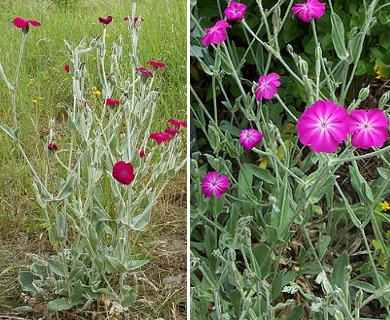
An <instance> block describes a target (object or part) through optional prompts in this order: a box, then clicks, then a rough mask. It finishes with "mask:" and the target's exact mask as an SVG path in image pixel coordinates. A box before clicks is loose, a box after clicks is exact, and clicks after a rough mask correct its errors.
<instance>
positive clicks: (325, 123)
mask: <svg viewBox="0 0 390 320" xmlns="http://www.w3.org/2000/svg"><path fill="white" fill-rule="evenodd" d="M320 127H321V129H323V130H327V129H328V121H327V120H321V121H320Z"/></svg>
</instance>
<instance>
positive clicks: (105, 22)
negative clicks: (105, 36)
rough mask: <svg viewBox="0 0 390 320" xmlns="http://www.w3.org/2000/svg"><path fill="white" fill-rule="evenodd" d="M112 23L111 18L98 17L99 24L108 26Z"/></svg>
mask: <svg viewBox="0 0 390 320" xmlns="http://www.w3.org/2000/svg"><path fill="white" fill-rule="evenodd" d="M111 21H112V16H108V17H107V18H103V17H100V18H99V22H100V23H103V24H104V25H105V26H106V25H108V24H109V23H110V22H111Z"/></svg>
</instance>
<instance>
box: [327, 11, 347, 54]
mask: <svg viewBox="0 0 390 320" xmlns="http://www.w3.org/2000/svg"><path fill="white" fill-rule="evenodd" d="M330 21H331V23H332V40H333V45H334V48H335V50H336V54H337V56H338V57H339V58H340V59H341V60H346V59H347V58H348V51H347V49H346V47H345V39H344V34H345V30H344V24H343V21H342V20H341V18H340V17H339V16H338V15H337V14H336V13H334V12H332V13H331V14H330Z"/></svg>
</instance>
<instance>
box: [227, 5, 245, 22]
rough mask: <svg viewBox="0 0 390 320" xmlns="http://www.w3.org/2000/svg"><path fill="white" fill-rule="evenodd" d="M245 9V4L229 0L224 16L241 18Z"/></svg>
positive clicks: (232, 18) (234, 18) (237, 19)
mask: <svg viewBox="0 0 390 320" xmlns="http://www.w3.org/2000/svg"><path fill="white" fill-rule="evenodd" d="M245 11H246V5H245V4H243V3H239V2H235V1H230V3H229V6H228V7H227V8H226V9H225V11H224V13H225V17H226V19H228V20H236V21H239V20H242V19H244V14H245Z"/></svg>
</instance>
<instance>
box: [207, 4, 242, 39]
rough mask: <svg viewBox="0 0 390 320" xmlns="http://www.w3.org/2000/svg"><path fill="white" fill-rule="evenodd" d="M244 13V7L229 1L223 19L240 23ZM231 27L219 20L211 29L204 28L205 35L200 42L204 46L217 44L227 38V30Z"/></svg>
mask: <svg viewBox="0 0 390 320" xmlns="http://www.w3.org/2000/svg"><path fill="white" fill-rule="evenodd" d="M245 11H246V5H245V4H243V3H238V2H235V1H230V3H229V6H228V7H227V8H226V9H225V10H224V13H225V17H226V19H227V20H231V21H240V20H242V19H244V14H245ZM231 27H232V26H231V25H230V24H229V23H227V22H226V21H225V20H219V21H217V22H216V24H215V25H214V26H213V27H211V28H205V31H206V35H205V36H204V37H203V38H202V40H201V42H202V44H203V45H205V46H209V45H210V44H212V43H213V44H219V43H221V42H223V41H225V40H226V38H227V31H226V29H227V28H231Z"/></svg>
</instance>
